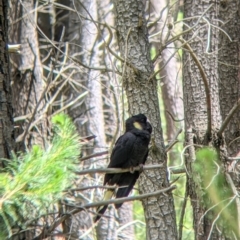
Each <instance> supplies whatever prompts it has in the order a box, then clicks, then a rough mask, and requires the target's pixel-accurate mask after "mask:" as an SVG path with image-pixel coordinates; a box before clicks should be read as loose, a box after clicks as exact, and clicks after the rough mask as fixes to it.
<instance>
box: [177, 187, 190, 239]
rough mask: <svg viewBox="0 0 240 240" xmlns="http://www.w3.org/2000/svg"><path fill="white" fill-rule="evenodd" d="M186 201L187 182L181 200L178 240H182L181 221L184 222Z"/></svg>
mask: <svg viewBox="0 0 240 240" xmlns="http://www.w3.org/2000/svg"><path fill="white" fill-rule="evenodd" d="M187 200H188V186H187V182H186V187H185V195H184V199H183V203H182V209H181V213H180V219H179V224H178V227H179V230H178V234H179V236H178V240H182V230H183V220H184V215H185V210H186V206H187Z"/></svg>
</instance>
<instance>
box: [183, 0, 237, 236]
mask: <svg viewBox="0 0 240 240" xmlns="http://www.w3.org/2000/svg"><path fill="white" fill-rule="evenodd" d="M220 5H221V4H220ZM232 7H233V8H234V9H236V6H232ZM184 16H185V18H187V20H185V27H184V30H188V29H189V28H191V27H192V28H193V29H192V30H191V31H189V32H188V33H187V34H186V35H185V41H187V42H188V43H189V45H188V43H186V42H182V43H183V45H184V48H185V49H187V51H184V53H183V66H184V69H183V96H184V109H185V131H186V135H185V146H186V151H185V156H186V163H185V164H186V167H187V177H188V190H187V191H188V193H189V195H190V198H191V203H192V207H193V225H194V231H195V239H198V240H205V239H232V236H231V235H229V232H227V231H225V229H224V226H221V224H220V225H219V222H216V220H215V219H217V218H216V216H215V215H214V212H213V208H212V209H210V208H209V207H208V208H207V207H206V201H204V200H203V196H202V195H201V194H199V192H201V191H202V189H199V186H198V185H197V184H196V179H197V178H198V174H199V173H196V174H195V173H194V172H193V165H194V164H195V163H194V161H195V158H196V157H195V151H196V147H194V146H198V147H199V146H212V147H214V148H215V149H216V151H217V152H218V154H219V158H220V160H221V161H222V164H223V165H226V166H227V164H226V155H227V145H226V143H225V138H224V135H222V134H219V132H218V130H219V129H220V128H221V126H222V122H223V120H224V119H225V118H226V116H227V113H228V112H229V110H230V108H232V107H233V102H234V101H235V102H236V100H237V98H238V97H237V94H236V95H234V98H235V100H233V101H232V100H230V99H231V97H232V93H234V90H233V89H234V88H235V90H236V89H239V84H237V86H236V82H235V83H234V84H235V86H234V87H233V83H232V84H229V78H228V79H226V78H225V79H226V80H227V83H226V80H225V83H224V81H223V80H222V79H223V78H224V77H226V75H224V74H222V71H223V72H224V69H223V68H222V66H221V67H219V64H221V60H220V61H219V59H218V55H217V53H219V56H221V55H222V56H223V55H224V56H225V55H228V54H229V51H228V52H227V54H226V48H227V46H226V45H225V46H224V45H222V43H221V41H219V36H220V30H219V28H218V24H219V22H220V21H216V19H218V18H219V2H215V1H210V2H203V1H189V0H187V1H185V2H184ZM196 16H199V17H196ZM200 16H202V17H200ZM233 22H234V21H233ZM228 23H229V24H231V22H228ZM209 24H212V25H211V28H209ZM215 26H216V27H215ZM233 28H236V26H235V25H234V27H233ZM228 29H229V27H228ZM236 31H237V30H236ZM221 35H224V40H225V41H226V38H227V37H226V33H223V32H222V33H221ZM223 42H224V41H223ZM225 43H226V42H224V44H225ZM234 44H236V43H234ZM238 44H239V43H238ZM232 46H233V45H232ZM235 46H236V45H235ZM236 55H239V54H236ZM236 55H235V56H236ZM231 58H232V55H231ZM223 59H224V60H223ZM235 59H236V58H235ZM222 61H225V57H224V58H223V57H222ZM238 61H239V60H238V58H237V60H235V61H234V62H235V64H237V62H238ZM227 63H228V64H229V62H227ZM233 74H234V75H235V78H236V77H237V74H236V72H235V73H233ZM223 83H224V84H225V86H227V85H228V86H229V87H227V88H226V89H223ZM225 86H224V87H225ZM230 86H231V87H232V90H230V89H231V87H230ZM227 89H228V90H227ZM223 90H224V91H225V93H223ZM226 90H227V91H226ZM229 91H233V92H231V93H230V92H229ZM229 96H231V97H229ZM226 99H228V100H227V101H226ZM226 105H228V109H226ZM229 126H230V128H231V129H232V127H231V125H229ZM226 136H229V133H226ZM219 167H220V169H221V167H223V166H219ZM226 170H227V169H225V171H226ZM220 171H224V170H220ZM225 177H226V175H225ZM212 179H213V180H214V177H212ZM204 180H205V179H201V181H204ZM226 182H228V181H226ZM228 188H230V185H229V186H228ZM205 190H206V189H205ZM205 190H204V191H205ZM217 191H221V189H219V190H217ZM210 201H211V200H210ZM225 201H226V200H225ZM226 207H227V204H226ZM222 210H223V209H222ZM218 214H219V216H220V215H221V212H219V213H218ZM219 216H218V217H219ZM214 220H215V221H214ZM225 221H226V219H225ZM229 221H230V220H229ZM225 223H226V222H225ZM220 229H221V230H220ZM230 234H232V232H231V233H230ZM234 234H235V236H238V233H237V232H235V233H234ZM234 234H233V235H234ZM229 236H231V237H229Z"/></svg>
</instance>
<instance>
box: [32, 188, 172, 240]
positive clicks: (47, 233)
mask: <svg viewBox="0 0 240 240" xmlns="http://www.w3.org/2000/svg"><path fill="white" fill-rule="evenodd" d="M174 189H176V186H175V185H173V186H170V187H167V188H164V189H161V190H158V191H155V192H151V193H146V194H142V195H138V196H132V197H124V198H118V199H113V200H109V201H101V202H97V203H88V204H85V205H82V206H76V205H71V206H72V207H75V209H73V210H72V211H70V212H68V213H65V214H64V215H63V216H61V217H59V218H58V219H56V221H55V222H54V223H53V224H52V225H51V226H50V227H49V228H46V227H45V228H44V229H43V230H42V232H41V234H39V235H38V236H36V237H35V238H33V239H32V240H42V239H44V238H46V237H48V236H50V235H51V233H52V231H53V230H54V229H55V228H56V227H57V226H59V225H60V224H61V223H62V222H64V221H65V220H66V219H68V218H69V217H71V216H73V215H74V214H76V213H78V212H80V211H83V210H84V209H88V208H93V207H99V206H103V205H108V204H112V203H113V204H119V203H123V202H130V201H135V200H142V199H144V198H148V197H154V196H157V195H160V194H163V193H166V192H169V191H172V190H174Z"/></svg>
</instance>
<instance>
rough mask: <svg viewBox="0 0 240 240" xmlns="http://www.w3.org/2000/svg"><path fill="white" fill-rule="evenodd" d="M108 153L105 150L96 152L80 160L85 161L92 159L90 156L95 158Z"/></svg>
mask: <svg viewBox="0 0 240 240" xmlns="http://www.w3.org/2000/svg"><path fill="white" fill-rule="evenodd" d="M108 153H109V152H108V151H103V152H98V153H94V154H91V155H88V156H86V157H82V158H80V161H85V160H88V159H90V158H94V157H99V156H102V155H106V154H108Z"/></svg>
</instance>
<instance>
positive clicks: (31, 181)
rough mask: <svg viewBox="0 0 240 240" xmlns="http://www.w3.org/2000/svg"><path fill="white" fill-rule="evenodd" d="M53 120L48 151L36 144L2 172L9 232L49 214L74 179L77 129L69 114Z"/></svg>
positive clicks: (3, 217) (0, 211) (1, 205)
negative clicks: (16, 226)
mask: <svg viewBox="0 0 240 240" xmlns="http://www.w3.org/2000/svg"><path fill="white" fill-rule="evenodd" d="M52 122H53V126H54V128H53V132H54V134H53V138H52V141H51V143H50V144H49V146H48V147H47V148H46V150H43V149H41V147H39V146H33V147H32V150H31V151H30V152H28V153H22V154H20V156H19V157H17V156H16V155H14V156H13V159H11V160H7V161H8V167H7V168H5V169H2V170H3V171H5V172H2V173H0V223H1V224H0V225H1V227H2V228H3V229H5V232H6V230H7V232H8V235H11V227H12V226H13V225H20V226H21V227H25V226H23V223H25V225H27V224H28V223H29V222H30V221H31V220H33V218H35V217H39V216H40V214H44V213H46V208H47V207H49V205H50V204H52V203H54V202H56V201H57V200H58V199H59V198H61V197H62V192H63V190H65V189H66V188H67V187H68V186H69V185H70V183H71V181H72V180H73V178H74V171H73V170H74V168H75V164H76V163H77V160H78V158H79V155H80V141H79V137H78V135H77V131H76V129H75V126H74V124H73V123H72V122H71V120H70V118H69V117H67V116H66V115H63V114H61V115H56V116H54V117H53V119H52ZM0 231H1V230H0ZM2 231H3V230H2Z"/></svg>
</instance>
